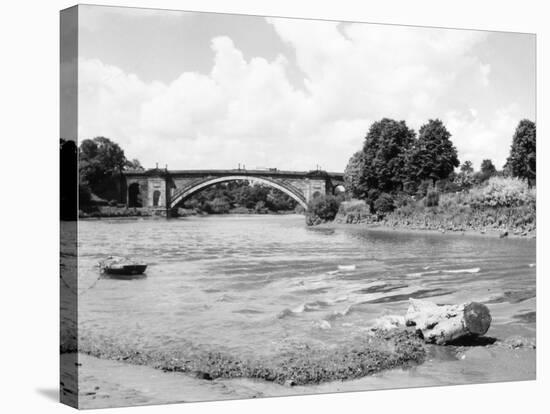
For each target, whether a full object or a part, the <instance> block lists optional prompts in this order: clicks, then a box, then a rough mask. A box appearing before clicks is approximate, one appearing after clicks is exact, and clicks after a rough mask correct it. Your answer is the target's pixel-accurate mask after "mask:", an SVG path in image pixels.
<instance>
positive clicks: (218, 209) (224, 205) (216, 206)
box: [208, 197, 229, 214]
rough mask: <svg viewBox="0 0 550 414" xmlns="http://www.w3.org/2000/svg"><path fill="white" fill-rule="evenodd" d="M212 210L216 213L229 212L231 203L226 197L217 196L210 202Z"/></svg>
mask: <svg viewBox="0 0 550 414" xmlns="http://www.w3.org/2000/svg"><path fill="white" fill-rule="evenodd" d="M208 205H209V207H210V210H211V212H212V213H214V214H226V213H228V212H229V203H228V202H227V200H226V199H225V198H222V197H216V198H215V199H214V200H212V201H211V202H209V203H208Z"/></svg>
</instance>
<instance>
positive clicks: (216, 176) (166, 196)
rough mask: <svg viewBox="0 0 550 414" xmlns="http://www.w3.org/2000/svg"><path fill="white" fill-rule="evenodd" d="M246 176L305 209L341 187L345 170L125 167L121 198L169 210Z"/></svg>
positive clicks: (136, 205)
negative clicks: (286, 196) (129, 169)
mask: <svg viewBox="0 0 550 414" xmlns="http://www.w3.org/2000/svg"><path fill="white" fill-rule="evenodd" d="M238 180H247V181H250V182H257V183H261V184H264V185H268V186H270V187H273V188H276V189H278V190H280V191H282V192H283V193H285V194H287V195H289V196H290V197H292V198H293V199H294V200H296V201H297V202H298V203H299V204H300V205H302V206H303V207H304V208H306V209H307V203H308V202H309V201H310V200H311V199H312V198H314V197H316V196H318V195H325V194H334V193H335V192H336V191H337V189H338V188H339V187H341V188H342V189H343V185H344V174H343V173H333V172H326V171H320V170H314V171H307V172H303V171H281V170H278V169H275V168H269V169H261V170H260V169H256V170H245V169H234V170H172V171H171V170H167V169H164V170H163V169H158V168H155V169H150V170H146V171H124V172H123V183H122V191H121V192H122V194H121V195H122V198H123V201H124V202H125V203H126V205H127V206H128V207H146V208H149V209H151V210H155V211H156V212H157V213H160V214H163V213H166V214H167V215H170V212H171V211H172V210H173V209H175V208H177V207H178V206H179V205H180V204H181V203H183V202H184V201H185V200H186V199H187V198H189V197H190V196H192V195H193V194H195V193H197V192H199V191H201V190H203V189H205V188H207V187H209V186H211V185H214V184H217V183H221V182H228V181H238Z"/></svg>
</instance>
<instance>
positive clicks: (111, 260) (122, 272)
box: [99, 256, 147, 276]
mask: <svg viewBox="0 0 550 414" xmlns="http://www.w3.org/2000/svg"><path fill="white" fill-rule="evenodd" d="M99 268H100V269H101V272H102V273H106V274H109V275H116V276H135V275H141V274H143V272H145V269H147V265H146V264H144V263H140V262H136V261H134V260H130V259H128V258H126V257H119V256H109V257H107V258H106V259H105V260H102V261H101V262H99Z"/></svg>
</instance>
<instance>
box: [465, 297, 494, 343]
mask: <svg viewBox="0 0 550 414" xmlns="http://www.w3.org/2000/svg"><path fill="white" fill-rule="evenodd" d="M464 322H465V324H466V328H467V329H468V331H469V332H470V333H471V334H474V335H485V334H486V333H487V331H488V330H489V327H490V326H491V313H490V312H489V308H488V307H487V306H485V305H484V304H482V303H478V302H470V303H468V304H467V305H466V306H464Z"/></svg>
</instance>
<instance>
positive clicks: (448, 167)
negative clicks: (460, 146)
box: [409, 119, 460, 184]
mask: <svg viewBox="0 0 550 414" xmlns="http://www.w3.org/2000/svg"><path fill="white" fill-rule="evenodd" d="M450 138H451V133H450V132H449V131H448V130H447V128H445V125H443V122H441V121H440V120H439V119H430V120H429V121H428V123H426V124H424V125H422V126H421V127H420V130H419V136H418V141H417V142H416V144H415V146H414V148H413V149H412V151H411V153H410V161H409V167H410V170H409V173H410V177H411V179H413V180H414V181H416V182H420V181H422V180H427V179H429V180H432V183H433V184H435V182H436V181H437V180H443V179H446V178H447V177H448V176H449V174H451V173H452V172H453V171H454V169H455V167H458V166H459V165H460V162H459V161H458V157H457V153H456V148H455V146H454V145H453V143H452V142H451V140H450Z"/></svg>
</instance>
